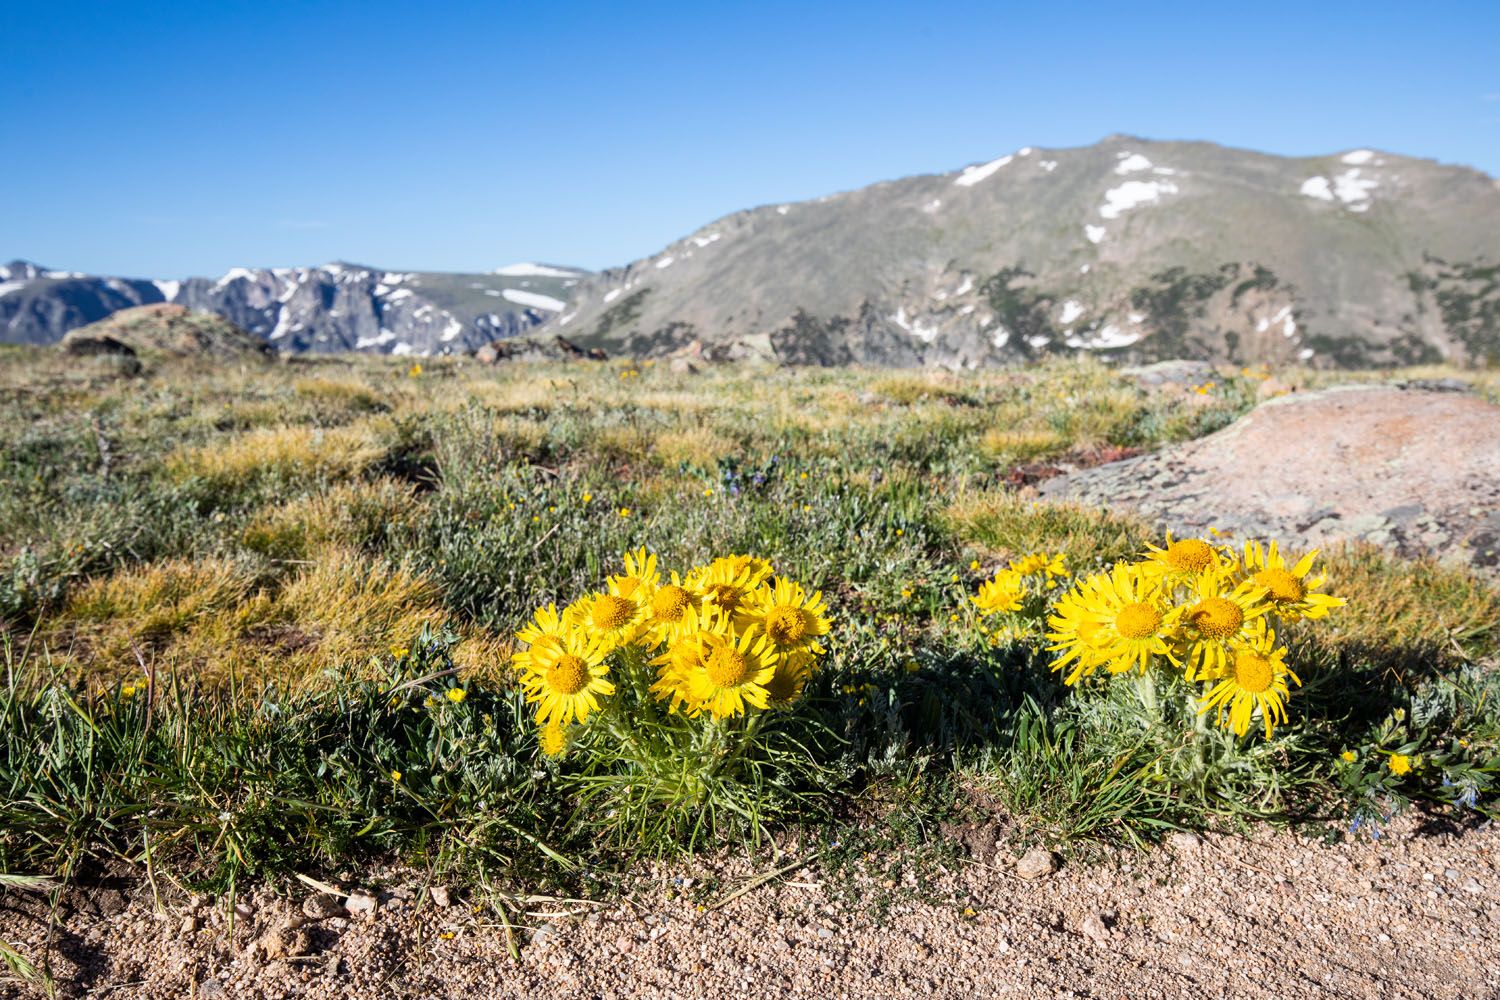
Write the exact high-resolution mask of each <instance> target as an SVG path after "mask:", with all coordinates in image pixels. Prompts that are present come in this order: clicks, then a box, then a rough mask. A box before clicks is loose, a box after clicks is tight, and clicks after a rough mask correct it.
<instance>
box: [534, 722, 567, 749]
mask: <svg viewBox="0 0 1500 1000" xmlns="http://www.w3.org/2000/svg"><path fill="white" fill-rule="evenodd" d="M537 746H539V747H541V750H542V753H544V754H546V755H547V756H548V757H559V756H561V755H562V752H563V751H564V750H566V749H568V731H567V730H566V729H564V728H563V727H562V726H560V725H558V723H557V722H556V721H555V720H554V721H552V722H549V723H547V724H546V725H545V726H543V727H542V731H541V733H540V734H538V736H537Z"/></svg>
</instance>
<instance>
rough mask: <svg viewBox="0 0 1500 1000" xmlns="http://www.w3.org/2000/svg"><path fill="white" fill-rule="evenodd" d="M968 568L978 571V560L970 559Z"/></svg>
mask: <svg viewBox="0 0 1500 1000" xmlns="http://www.w3.org/2000/svg"><path fill="white" fill-rule="evenodd" d="M969 568H970V569H978V568H979V560H978V559H970V560H969Z"/></svg>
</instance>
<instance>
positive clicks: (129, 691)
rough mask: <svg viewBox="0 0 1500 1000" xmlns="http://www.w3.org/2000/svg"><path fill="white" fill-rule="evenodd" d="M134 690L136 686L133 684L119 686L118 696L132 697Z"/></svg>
mask: <svg viewBox="0 0 1500 1000" xmlns="http://www.w3.org/2000/svg"><path fill="white" fill-rule="evenodd" d="M135 690H136V688H135V685H134V684H126V685H125V686H124V687H122V688H120V697H121V698H134V697H135Z"/></svg>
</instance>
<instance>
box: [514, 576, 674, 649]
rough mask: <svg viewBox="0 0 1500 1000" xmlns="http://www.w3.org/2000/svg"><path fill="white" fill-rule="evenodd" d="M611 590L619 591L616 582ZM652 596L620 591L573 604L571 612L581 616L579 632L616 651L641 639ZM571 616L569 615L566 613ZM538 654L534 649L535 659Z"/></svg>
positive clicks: (587, 598) (590, 596) (594, 596)
mask: <svg viewBox="0 0 1500 1000" xmlns="http://www.w3.org/2000/svg"><path fill="white" fill-rule="evenodd" d="M610 589H611V590H612V591H615V590H617V587H616V586H615V584H614V582H613V581H612V582H611V587H610ZM648 597H649V595H646V594H639V595H636V594H631V595H627V594H624V593H619V592H615V593H608V594H590V595H589V596H588V597H585V598H584V599H583V600H581V601H579V602H577V604H575V605H572V606H571V607H570V608H569V611H571V612H573V613H575V614H576V615H577V616H578V619H577V620H578V627H579V630H581V631H583V632H586V633H588V635H589V636H590V637H591V639H593V640H596V641H599V642H603V643H605V644H606V645H607V646H608V647H609V648H610V649H614V648H615V647H617V646H628V645H630V644H631V643H632V642H634V641H635V640H636V639H637V638H638V637H639V636H640V634H641V629H642V628H644V627H645V624H646V602H645V600H644V599H643V598H648ZM575 609H576V610H575ZM567 613H569V612H568V611H565V612H564V614H567ZM535 655H536V654H535V650H533V659H535Z"/></svg>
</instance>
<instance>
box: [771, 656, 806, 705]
mask: <svg viewBox="0 0 1500 1000" xmlns="http://www.w3.org/2000/svg"><path fill="white" fill-rule="evenodd" d="M816 663H817V659H816V657H814V656H813V655H812V654H811V653H809V652H807V651H806V650H800V649H797V650H793V651H792V652H790V653H786V654H783V655H782V656H779V657H777V659H776V672H775V673H774V674H772V675H771V679H770V680H769V681H767V682H766V694H767V695H769V696H770V702H771V707H773V708H779V707H783V706H786V705H790V704H792V702H794V701H796V700H797V699H798V698H800V697H802V689H803V688H804V687H806V686H807V681H808V678H809V677H811V676H812V668H813V666H814V665H815V664H816Z"/></svg>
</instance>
